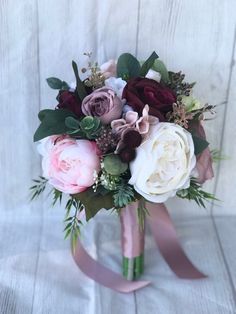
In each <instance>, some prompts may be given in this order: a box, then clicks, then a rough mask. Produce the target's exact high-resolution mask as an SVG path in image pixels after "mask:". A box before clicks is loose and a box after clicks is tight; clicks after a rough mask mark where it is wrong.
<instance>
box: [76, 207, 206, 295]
mask: <svg viewBox="0 0 236 314" xmlns="http://www.w3.org/2000/svg"><path fill="white" fill-rule="evenodd" d="M146 207H147V209H148V210H149V215H148V216H147V220H148V223H149V224H150V227H151V230H152V233H153V236H154V238H155V241H156V244H157V246H158V248H159V250H160V252H161V254H162V256H163V257H164V259H165V261H166V262H167V264H168V265H169V267H170V268H171V269H172V271H173V272H174V273H175V274H176V275H177V276H178V277H180V278H185V279H200V278H205V277H207V276H206V275H204V274H203V273H202V272H200V271H199V270H198V269H197V268H196V267H195V266H194V265H193V264H192V263H191V262H190V260H189V259H188V257H187V256H186V255H185V253H184V251H183V249H182V248H181V246H180V244H179V242H178V239H177V234H176V231H175V228H174V226H173V223H172V221H171V218H170V216H169V214H168V212H167V209H166V207H165V205H164V204H154V203H149V202H146ZM72 255H73V257H74V260H75V262H76V264H77V266H78V267H79V268H80V270H81V271H82V272H83V273H85V274H86V275H87V276H88V277H90V278H91V279H93V280H94V281H96V282H98V283H100V284H101V285H103V286H105V287H108V288H111V289H113V290H116V291H118V292H123V293H129V292H133V291H135V290H138V289H140V288H143V287H145V286H147V285H148V284H150V281H128V280H126V279H124V278H123V277H121V276H120V275H119V274H117V273H115V272H113V271H112V270H110V269H109V268H106V267H105V266H103V265H101V264H100V263H99V262H97V261H96V260H94V259H93V258H92V257H91V256H90V255H89V254H88V253H87V252H86V250H85V249H84V248H83V246H82V244H81V242H80V240H79V239H78V242H77V246H76V249H75V251H74V252H73V251H72Z"/></svg>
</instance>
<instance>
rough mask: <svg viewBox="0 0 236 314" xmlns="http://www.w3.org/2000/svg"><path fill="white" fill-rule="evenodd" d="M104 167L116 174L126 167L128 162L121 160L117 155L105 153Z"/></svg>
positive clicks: (123, 170) (108, 171) (122, 171)
mask: <svg viewBox="0 0 236 314" xmlns="http://www.w3.org/2000/svg"><path fill="white" fill-rule="evenodd" d="M103 163H104V168H105V170H106V172H107V173H109V174H111V175H114V176H117V175H120V174H122V173H124V172H125V171H126V170H127V169H128V164H127V163H124V162H122V161H121V159H120V158H119V156H118V155H115V154H111V155H107V156H106V157H105V158H104V160H103Z"/></svg>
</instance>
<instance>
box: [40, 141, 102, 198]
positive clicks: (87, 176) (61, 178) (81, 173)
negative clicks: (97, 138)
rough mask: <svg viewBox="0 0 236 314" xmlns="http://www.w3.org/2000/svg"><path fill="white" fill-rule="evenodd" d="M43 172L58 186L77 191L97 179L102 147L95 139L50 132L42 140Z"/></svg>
mask: <svg viewBox="0 0 236 314" xmlns="http://www.w3.org/2000/svg"><path fill="white" fill-rule="evenodd" d="M38 151H39V153H40V154H41V155H42V157H43V158H42V169H43V176H44V177H45V178H47V179H48V180H49V183H50V184H51V185H53V186H54V187H55V188H56V189H57V190H59V191H61V192H64V193H67V194H76V193H80V192H83V191H85V190H86V189H87V188H88V187H90V186H92V185H93V183H94V172H95V171H96V172H99V170H100V159H99V156H98V154H99V151H98V148H97V145H96V143H95V142H92V141H88V140H74V139H72V138H67V137H63V136H62V137H58V136H49V137H47V138H45V139H43V140H41V141H40V143H39V146H38Z"/></svg>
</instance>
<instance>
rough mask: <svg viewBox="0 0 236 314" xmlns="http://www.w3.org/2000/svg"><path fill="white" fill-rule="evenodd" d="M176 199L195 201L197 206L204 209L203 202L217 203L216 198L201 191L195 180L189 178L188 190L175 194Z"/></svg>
mask: <svg viewBox="0 0 236 314" xmlns="http://www.w3.org/2000/svg"><path fill="white" fill-rule="evenodd" d="M176 195H177V196H178V197H180V198H183V199H188V200H189V201H190V200H193V201H195V202H196V203H197V204H198V206H201V207H204V208H205V207H206V206H205V203H204V202H205V201H213V200H214V201H218V199H217V198H215V196H214V195H213V194H211V193H208V192H205V191H203V190H202V186H201V184H200V183H198V181H197V179H196V178H191V181H190V186H189V188H188V189H184V190H180V191H178V192H177V194H176Z"/></svg>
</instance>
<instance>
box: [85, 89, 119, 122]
mask: <svg viewBox="0 0 236 314" xmlns="http://www.w3.org/2000/svg"><path fill="white" fill-rule="evenodd" d="M122 108H123V104H122V101H121V99H120V98H119V97H117V95H116V93H115V92H114V90H113V89H111V88H109V87H101V88H99V89H96V90H95V91H94V92H93V93H92V94H90V95H88V96H86V97H85V98H84V99H83V102H82V112H83V114H84V115H86V116H93V117H97V118H99V119H100V120H101V122H102V123H103V124H109V123H111V121H113V120H115V119H118V118H120V117H121V113H122Z"/></svg>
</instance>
